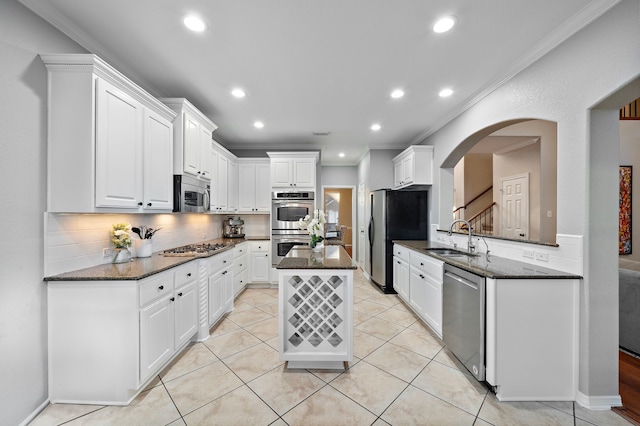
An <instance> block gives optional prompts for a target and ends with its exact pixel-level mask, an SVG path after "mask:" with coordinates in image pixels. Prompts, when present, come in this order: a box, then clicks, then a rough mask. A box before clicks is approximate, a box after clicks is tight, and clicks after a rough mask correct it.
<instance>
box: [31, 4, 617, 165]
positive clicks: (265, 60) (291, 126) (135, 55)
mask: <svg viewBox="0 0 640 426" xmlns="http://www.w3.org/2000/svg"><path fill="white" fill-rule="evenodd" d="M618 1H619V0H593V1H588V0H535V1H531V0H487V1H474V0H431V1H426V0H397V1H391V0H323V1H311V0H272V1H264V0H235V1H231V0H207V1H203V0H200V1H198V0H109V1H104V0H21V2H22V3H23V4H25V5H26V6H27V7H29V8H31V9H32V10H34V11H35V12H36V13H38V14H39V15H40V16H42V17H43V18H44V19H46V20H47V21H49V22H51V23H52V24H53V25H54V26H56V27H57V28H59V29H60V30H62V31H63V32H65V33H66V34H67V35H69V36H70V37H71V38H72V39H74V40H76V41H77V42H78V43H79V44H81V45H82V46H84V47H85V48H86V49H87V50H89V51H90V52H92V53H95V54H97V55H99V56H101V57H102V58H103V59H105V60H106V61H107V62H109V63H110V64H111V65H113V66H114V67H115V68H117V69H119V70H120V71H121V72H123V73H124V74H126V75H128V76H129V77H130V78H131V79H133V80H134V81H137V82H138V83H139V84H140V85H142V86H143V87H145V88H146V89H147V90H149V91H150V92H151V93H153V94H154V95H156V96H159V97H160V96H162V97H185V98H187V99H189V101H191V102H192V103H193V104H194V105H196V106H197V107H198V108H199V109H201V110H202V111H203V112H204V113H205V115H207V116H208V117H209V118H210V119H211V120H212V121H214V122H215V123H216V124H217V125H218V126H219V128H218V130H216V131H215V132H214V139H216V140H217V141H218V142H220V143H221V144H222V145H224V146H226V147H227V148H229V149H231V150H237V149H262V150H273V149H286V150H293V149H312V148H317V149H320V150H321V159H322V164H324V165H353V164H356V163H357V161H358V160H359V159H360V158H361V156H362V155H363V154H364V153H366V151H367V149H368V148H398V149H404V148H405V147H407V146H408V145H410V144H414V143H418V142H420V141H421V140H422V139H424V138H425V137H426V136H428V135H429V134H431V133H433V132H434V131H435V130H437V129H438V128H439V127H441V126H442V125H444V124H445V123H446V122H448V121H449V120H450V119H452V118H453V117H455V116H456V115H458V114H459V113H460V112H462V111H463V110H464V109H466V108H468V107H469V106H471V105H473V104H474V103H475V102H477V101H478V100H479V99H481V98H482V97H483V96H485V95H486V94H487V93H489V92H490V91H491V90H493V89H495V88H496V87H497V86H498V85H499V84H500V83H501V82H503V81H504V80H505V79H506V78H509V77H510V76H512V75H513V74H515V73H516V72H518V71H520V70H522V69H523V68H524V67H526V66H528V65H529V64H531V63H532V62H533V61H535V60H536V59H538V58H539V57H540V56H542V55H543V54H544V53H546V52H548V51H549V50H550V49H552V48H553V47H555V46H557V45H558V44H559V43H560V42H562V41H563V40H565V39H566V38H567V37H569V36H570V35H571V34H573V33H575V32H576V31H578V30H579V29H581V28H582V27H584V26H585V25H586V24H588V23H589V22H591V21H592V20H593V19H595V18H597V17H598V16H600V15H601V14H602V13H604V12H605V11H606V10H608V9H609V8H610V7H612V6H613V5H614V4H615V3H617V2H618ZM187 13H197V14H199V15H200V16H201V17H203V18H204V20H205V21H206V23H207V25H208V29H207V31H205V32H204V33H193V32H191V31H189V30H187V29H186V28H185V27H184V26H183V25H182V23H181V19H180V18H181V16H183V15H185V14H187ZM443 15H454V16H455V17H456V18H457V25H456V27H455V28H454V29H453V30H452V31H450V32H448V33H444V34H436V33H434V32H433V31H431V26H432V25H433V23H434V22H435V21H436V19H437V18H439V17H441V16H443ZM48 53H50V52H48ZM234 87H242V88H244V90H245V91H246V92H247V96H246V97H245V98H244V99H236V98H234V97H232V96H231V94H230V91H231V89H232V88H234ZM444 87H451V88H452V89H453V90H454V91H455V93H454V94H453V95H452V96H451V97H449V98H439V97H438V92H439V91H440V90H441V89H442V88H444ZM394 88H402V89H403V90H404V91H405V93H406V95H405V96H404V97H403V98H401V99H391V98H390V96H389V94H390V92H391V90H392V89H394ZM256 120H261V121H263V122H264V123H265V127H264V128H263V129H256V128H254V127H253V122H254V121H256ZM374 122H377V123H380V124H381V126H382V129H381V130H380V131H379V132H372V131H371V130H370V126H371V124H373V123H374ZM488 124H489V123H488ZM313 132H330V133H329V135H328V136H314V135H313V134H312V133H313ZM339 152H344V153H345V154H346V156H345V157H344V158H339V157H338V153H339Z"/></svg>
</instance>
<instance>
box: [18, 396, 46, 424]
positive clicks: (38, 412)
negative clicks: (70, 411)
mask: <svg viewBox="0 0 640 426" xmlns="http://www.w3.org/2000/svg"><path fill="white" fill-rule="evenodd" d="M47 405H49V398H47V399H45V400H44V402H43V403H42V404H40V405H39V406H38V408H36V409H35V410H33V412H32V413H31V414H29V417H27V418H26V419H24V420H23V421H22V422H21V423H20V426H27V425H28V424H29V423H31V422H32V421H33V419H35V418H36V417H37V416H38V414H40V413H41V412H42V410H44V409H45V408H47Z"/></svg>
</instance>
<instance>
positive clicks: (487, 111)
mask: <svg viewBox="0 0 640 426" xmlns="http://www.w3.org/2000/svg"><path fill="white" fill-rule="evenodd" d="M612 64H615V66H613V65H612ZM639 73H640V2H639V1H638V0H627V1H622V2H620V3H619V4H618V5H617V6H615V7H614V8H613V9H611V10H610V11H609V12H608V13H606V14H605V15H603V16H602V17H601V18H599V19H597V20H596V21H594V22H593V23H592V24H590V25H589V26H587V27H585V28H584V29H583V30H582V31H580V32H579V33H577V34H576V35H575V36H573V37H571V38H569V39H568V40H567V41H565V42H564V43H563V44H562V45H561V46H559V47H558V48H556V49H555V50H553V51H551V52H550V53H549V54H547V55H546V56H544V57H543V58H541V59H540V60H538V61H537V62H535V63H534V64H532V65H531V66H529V67H528V68H527V69H525V70H524V71H522V72H521V73H520V74H518V75H516V76H515V77H514V78H512V79H511V80H509V81H507V82H506V83H505V84H503V85H502V86H501V87H499V88H498V89H496V90H495V91H493V92H492V93H491V94H490V95H488V96H487V97H485V98H484V99H483V100H481V101H480V102H478V103H477V104H475V105H474V106H472V107H471V108H469V109H468V110H467V111H465V112H464V113H462V114H460V115H459V116H458V117H456V118H455V119H454V120H453V121H451V122H450V123H449V124H447V125H446V126H444V127H443V128H441V129H440V130H439V131H437V132H436V133H434V134H433V135H431V136H430V137H428V138H427V139H426V140H425V141H424V143H425V144H428V145H434V146H435V164H436V165H437V166H439V167H444V168H443V169H441V170H440V173H436V177H435V180H436V182H435V184H434V189H436V190H438V189H439V191H438V193H437V194H435V199H433V198H432V200H433V201H432V203H431V217H432V218H433V219H434V220H439V221H440V225H444V223H445V222H446V220H445V218H447V210H449V212H448V213H449V214H450V206H451V205H452V202H453V195H452V194H453V191H452V188H453V177H452V167H453V166H454V165H455V163H456V162H457V161H458V160H459V158H460V152H465V151H466V150H467V149H466V148H468V146H466V145H469V146H471V145H473V144H474V143H475V141H476V140H478V139H479V138H481V137H482V136H483V135H478V134H477V133H478V132H480V131H482V129H485V128H487V126H492V125H496V126H495V129H487V131H493V130H497V128H500V127H503V125H499V124H498V125H497V123H504V122H513V121H514V120H522V119H531V118H536V119H544V120H549V121H555V122H557V124H558V153H557V161H558V196H557V199H558V207H557V229H558V231H557V232H558V234H559V235H560V234H564V235H569V236H575V237H576V238H581V237H584V240H583V241H584V243H583V245H582V247H581V248H578V249H582V250H583V251H584V259H583V261H582V262H583V268H584V281H583V284H582V287H581V306H580V311H581V315H582V316H581V319H580V329H581V334H580V350H579V362H580V377H579V385H578V388H579V389H578V394H577V399H578V401H579V402H580V403H581V404H583V405H588V406H592V407H595V406H598V404H602V405H604V406H606V405H607V404H610V403H616V402H619V398H617V396H618V360H617V346H618V335H617V329H618V313H617V309H618V302H617V294H618V288H617V261H616V257H615V256H613V262H610V260H611V257H612V256H611V255H612V254H614V255H615V254H616V253H617V214H616V213H615V212H614V214H611V210H612V207H611V206H610V205H608V204H609V203H613V206H614V207H615V208H616V211H617V206H616V202H615V199H614V200H613V201H612V200H611V199H610V198H611V197H610V196H609V194H611V193H613V194H614V195H616V196H617V190H616V188H617V179H615V180H613V179H611V176H609V175H610V174H611V173H616V176H617V161H618V159H617V149H618V148H617V144H616V143H615V142H614V143H612V142H611V141H612V140H613V141H617V140H618V138H617V132H616V133H615V134H613V135H611V132H610V131H609V129H608V127H611V126H609V124H608V122H607V121H608V120H611V117H609V114H604V117H595V116H594V115H593V114H591V113H590V111H589V110H590V108H593V107H594V106H595V105H596V104H599V103H600V102H601V101H603V100H605V99H607V98H608V97H609V96H610V95H613V94H614V93H615V92H617V91H618V90H619V89H620V88H622V87H623V86H625V85H627V84H628V83H630V82H632V81H634V80H635V79H636V78H637V77H638V76H639ZM637 91H640V86H639V85H638V84H637V82H636V83H635V85H634V86H633V87H631V88H630V89H629V91H628V92H627V93H626V94H625V95H623V96H618V97H616V100H617V101H616V102H614V105H611V106H609V107H610V108H611V109H612V110H613V109H615V108H620V107H621V106H623V105H624V104H625V103H628V102H629V101H631V100H632V99H634V98H636V97H638V93H636V92H637ZM596 118H598V119H597V120H596ZM594 121H597V122H598V124H601V125H603V126H604V127H607V129H606V131H604V130H603V133H604V134H596V131H597V127H593V126H592V125H591V124H593V122H594ZM607 139H608V141H606V142H605V140H607ZM454 150H455V153H454ZM611 153H615V160H611V159H610V156H611V155H610V154H611ZM612 182H613V183H612ZM599 184H602V185H599ZM438 187H439V188H438ZM434 192H435V191H434ZM558 242H559V244H560V238H559V239H558ZM607 262H609V263H607Z"/></svg>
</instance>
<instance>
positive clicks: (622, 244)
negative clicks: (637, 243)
mask: <svg viewBox="0 0 640 426" xmlns="http://www.w3.org/2000/svg"><path fill="white" fill-rule="evenodd" d="M619 176H620V205H619V211H618V254H631V166H620V172H619Z"/></svg>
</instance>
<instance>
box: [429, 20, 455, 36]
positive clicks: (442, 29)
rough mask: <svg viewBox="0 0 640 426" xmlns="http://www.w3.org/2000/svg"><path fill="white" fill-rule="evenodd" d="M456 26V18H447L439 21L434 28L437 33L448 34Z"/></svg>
mask: <svg viewBox="0 0 640 426" xmlns="http://www.w3.org/2000/svg"><path fill="white" fill-rule="evenodd" d="M455 24H456V18H455V17H454V16H445V17H444V18H441V19H440V20H438V22H436V23H435V25H434V26H433V31H434V32H436V33H446V32H447V31H449V30H450V29H451V28H453V26H454V25H455Z"/></svg>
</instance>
